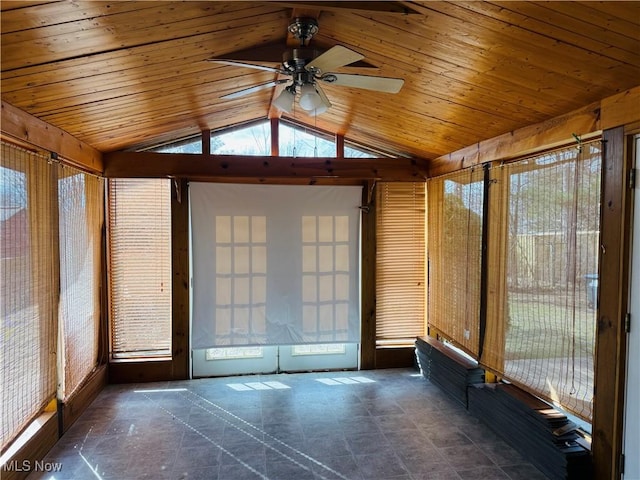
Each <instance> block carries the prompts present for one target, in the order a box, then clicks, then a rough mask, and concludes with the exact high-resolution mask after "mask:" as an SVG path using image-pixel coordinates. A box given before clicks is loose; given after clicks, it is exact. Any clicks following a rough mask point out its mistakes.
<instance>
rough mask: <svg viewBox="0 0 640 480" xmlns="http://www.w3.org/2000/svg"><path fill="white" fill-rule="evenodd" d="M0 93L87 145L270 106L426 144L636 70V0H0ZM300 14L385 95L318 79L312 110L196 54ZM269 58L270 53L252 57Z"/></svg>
mask: <svg viewBox="0 0 640 480" xmlns="http://www.w3.org/2000/svg"><path fill="white" fill-rule="evenodd" d="M1 8H2V19H1V21H2V37H1V44H2V46H1V47H2V61H1V62H2V84H1V91H2V99H3V100H4V101H6V102H8V103H10V104H12V105H14V106H16V107H18V108H20V109H22V110H24V111H26V112H28V113H30V114H32V115H34V116H36V117H39V118H41V119H42V120H44V121H46V122H48V123H50V124H52V125H54V126H57V127H59V128H61V129H63V130H65V131H66V132H68V133H70V134H72V135H74V136H75V137H77V138H78V139H80V140H82V141H84V142H86V143H88V144H89V145H91V146H93V147H95V148H97V149H98V150H100V151H103V152H110V151H115V150H122V149H130V148H134V147H140V146H149V145H153V144H158V143H162V142H166V141H168V140H171V139H175V138H179V137H186V136H189V135H194V134H197V133H199V132H201V131H202V130H217V129H222V128H225V127H228V126H231V125H236V124H239V123H243V122H247V121H251V120H256V119H266V118H272V117H275V116H279V115H283V117H285V118H291V119H295V120H297V121H300V122H303V123H306V124H309V125H311V126H314V127H317V128H320V129H322V130H326V131H328V132H334V133H337V134H341V135H344V136H345V137H346V138H348V139H351V140H353V141H355V142H358V143H361V144H364V145H369V146H376V147H382V148H389V149H391V150H393V151H395V152H398V153H401V154H406V155H412V156H417V157H422V158H427V159H429V158H436V157H438V156H441V155H443V154H447V153H449V152H452V151H456V150H458V149H460V148H463V147H466V146H468V145H471V144H474V143H476V142H478V141H481V140H484V139H487V138H492V137H495V136H497V135H501V134H503V133H506V132H510V131H512V130H515V129H518V128H520V127H524V126H526V125H531V124H534V123H538V122H542V121H544V120H547V119H550V118H553V117H556V116H558V115H561V114H564V113H567V112H570V111H572V110H575V109H577V108H579V107H582V106H585V105H587V104H589V103H591V102H594V101H597V100H599V99H602V98H605V97H608V96H611V95H613V94H616V93H618V92H621V91H624V90H626V89H628V88H631V87H634V86H637V85H639V84H640V81H639V80H640V2H608V1H605V2H592V1H588V2H569V1H559V2H524V1H523V2H520V1H507V2H479V1H478V2H476V1H465V2H457V1H451V2H447V1H429V2H275V1H274V2H216V1H202V2H201V1H186V2H156V1H110V2H105V1H82V0H71V1H68V0H63V1H37V0H36V1H28V0H25V1H2V2H1ZM302 16H304V17H314V18H316V19H317V21H318V23H319V31H318V33H317V34H316V35H315V37H313V39H312V40H311V45H312V46H314V47H315V48H318V49H323V50H324V49H328V48H330V47H332V46H334V45H343V46H346V47H348V48H349V49H351V50H354V51H357V52H359V53H361V54H363V55H364V56H365V61H366V62H368V63H369V64H370V65H371V67H366V68H359V69H356V68H355V67H342V68H341V69H339V72H346V73H354V72H356V73H364V74H367V75H375V76H387V77H399V78H403V79H404V81H405V82H404V86H403V87H402V89H401V90H400V92H399V93H397V94H391V93H380V92H373V91H369V90H363V89H356V88H351V87H345V86H336V85H324V84H323V89H324V91H325V93H326V95H327V96H328V98H329V99H330V101H331V103H332V107H331V108H330V109H329V111H327V112H326V113H324V114H322V115H320V116H318V117H312V116H309V115H307V113H306V112H304V111H303V110H302V109H300V108H297V109H294V111H293V112H292V113H291V114H286V113H285V114H281V112H279V111H278V110H277V109H276V108H274V107H273V106H272V102H273V100H274V99H275V98H276V96H277V95H278V94H279V93H280V91H281V89H282V87H283V86H279V87H275V88H265V89H262V90H258V91H256V92H254V93H251V94H248V95H245V96H241V97H239V98H232V99H228V98H221V97H223V96H224V95H227V94H229V93H232V92H235V91H238V90H242V89H244V88H248V87H251V86H254V85H258V84H262V83H266V82H271V81H274V80H277V79H278V78H282V77H279V74H278V73H274V72H272V71H263V70H257V69H252V68H245V67H239V66H229V65H222V64H217V63H212V62H208V61H207V59H209V58H212V57H223V56H226V57H229V58H234V55H233V54H234V53H235V52H238V51H241V50H246V49H256V48H257V47H263V46H265V45H267V46H269V45H275V51H277V49H278V45H281V50H282V51H283V52H284V51H285V50H286V49H287V45H291V44H292V39H291V35H288V32H287V26H288V24H289V22H290V20H291V19H292V18H295V17H302ZM264 64H265V65H274V64H273V63H266V62H265V63H264Z"/></svg>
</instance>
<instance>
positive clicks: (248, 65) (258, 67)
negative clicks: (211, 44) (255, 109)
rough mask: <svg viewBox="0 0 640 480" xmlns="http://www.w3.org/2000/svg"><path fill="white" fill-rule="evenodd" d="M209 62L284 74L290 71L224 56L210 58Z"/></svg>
mask: <svg viewBox="0 0 640 480" xmlns="http://www.w3.org/2000/svg"><path fill="white" fill-rule="evenodd" d="M208 61H209V62H213V63H219V64H221V65H230V66H232V67H246V68H253V69H256V70H265V71H267V72H274V73H281V74H283V75H288V74H289V72H287V71H285V70H282V69H280V68H275V67H267V66H266V65H256V64H255V63H247V62H241V61H239V60H226V59H223V58H210V59H208Z"/></svg>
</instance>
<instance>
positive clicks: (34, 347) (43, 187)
mask: <svg viewBox="0 0 640 480" xmlns="http://www.w3.org/2000/svg"><path fill="white" fill-rule="evenodd" d="M56 181H57V167H56V165H53V164H49V163H48V162H47V159H46V158H44V157H42V156H40V155H36V154H34V153H31V152H28V151H26V150H22V149H20V148H18V147H15V146H12V145H9V144H5V143H2V156H1V157H0V185H1V192H2V196H1V197H0V215H1V217H0V237H1V238H0V240H1V241H0V245H1V247H0V262H1V268H0V281H1V282H2V283H1V288H0V316H1V318H2V325H1V327H2V340H1V341H2V345H0V365H1V367H0V369H1V371H2V378H1V380H2V382H1V387H0V391H1V392H2V393H0V395H1V396H2V409H1V410H0V412H1V420H2V428H1V429H0V432H1V439H2V449H3V450H4V448H5V447H6V446H7V445H8V444H9V443H10V442H11V441H12V440H13V439H14V438H15V437H16V436H17V435H18V434H19V433H20V432H21V431H22V430H23V429H24V428H25V427H26V426H27V425H28V424H29V422H30V421H31V420H33V419H34V418H35V417H36V416H38V415H39V414H40V413H41V412H42V410H43V409H44V407H45V406H46V405H47V403H49V401H50V400H52V399H53V398H54V397H55V393H56V339H57V338H56V337H57V301H58V278H59V277H58V228H57V205H56V203H57V195H56Z"/></svg>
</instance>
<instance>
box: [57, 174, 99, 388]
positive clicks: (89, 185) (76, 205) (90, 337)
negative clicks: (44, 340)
mask: <svg viewBox="0 0 640 480" xmlns="http://www.w3.org/2000/svg"><path fill="white" fill-rule="evenodd" d="M59 168H60V175H59V180H58V209H59V223H60V303H59V316H60V336H61V340H62V341H61V342H60V344H59V345H60V352H59V355H58V357H59V358H58V362H59V364H58V365H59V369H60V373H59V379H60V380H59V387H58V389H59V394H58V396H59V398H61V399H63V400H66V399H67V398H69V396H70V395H71V394H72V393H73V392H74V391H75V390H76V389H77V388H78V387H79V386H80V385H81V384H82V382H83V380H84V379H85V378H86V377H87V376H88V375H89V374H90V373H91V371H92V370H93V369H94V368H95V367H96V365H97V363H98V340H99V326H100V278H101V276H100V265H101V261H100V259H101V236H102V222H103V211H104V191H103V180H102V179H100V178H98V177H95V176H93V175H88V174H86V173H83V172H81V171H80V170H77V169H75V168H72V167H67V166H64V167H62V166H61V167H59Z"/></svg>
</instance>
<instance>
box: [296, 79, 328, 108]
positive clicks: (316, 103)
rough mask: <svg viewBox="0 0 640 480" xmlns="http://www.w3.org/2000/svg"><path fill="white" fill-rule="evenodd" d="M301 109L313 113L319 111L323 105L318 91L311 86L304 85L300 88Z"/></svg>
mask: <svg viewBox="0 0 640 480" xmlns="http://www.w3.org/2000/svg"><path fill="white" fill-rule="evenodd" d="M299 103H300V108H302V109H303V110H306V111H308V112H311V111H313V110H316V109H318V108H319V107H321V106H322V105H324V104H323V102H322V98H320V95H318V92H316V89H315V88H314V87H313V85H311V84H307V85H303V86H302V87H301V88H300V100H299Z"/></svg>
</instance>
